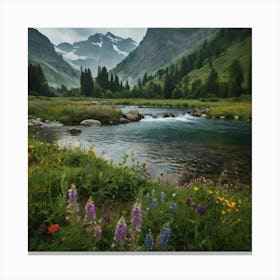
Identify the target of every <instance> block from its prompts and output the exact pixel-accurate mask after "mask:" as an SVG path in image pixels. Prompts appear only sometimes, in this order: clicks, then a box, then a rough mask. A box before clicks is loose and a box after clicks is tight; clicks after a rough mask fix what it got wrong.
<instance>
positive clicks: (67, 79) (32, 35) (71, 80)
mask: <svg viewBox="0 0 280 280" xmlns="http://www.w3.org/2000/svg"><path fill="white" fill-rule="evenodd" d="M28 63H30V64H40V65H41V67H42V69H43V72H44V74H45V77H46V79H47V81H48V83H49V85H50V86H52V87H60V86H61V85H62V84H63V85H65V86H66V87H69V88H70V87H77V86H79V83H80V72H79V71H77V70H75V69H73V68H72V67H71V66H70V65H69V64H68V63H67V62H65V61H64V60H63V58H62V56H60V55H58V54H57V53H56V51H55V49H54V46H53V44H52V43H51V42H50V40H49V39H48V38H47V37H46V36H44V35H43V34H41V33H40V32H39V31H38V30H36V29H34V28H28Z"/></svg>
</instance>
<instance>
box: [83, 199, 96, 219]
mask: <svg viewBox="0 0 280 280" xmlns="http://www.w3.org/2000/svg"><path fill="white" fill-rule="evenodd" d="M95 218H96V214H95V205H94V202H93V200H92V197H90V198H89V200H88V202H87V203H86V206H85V217H84V223H85V224H90V223H93V222H94V221H95Z"/></svg>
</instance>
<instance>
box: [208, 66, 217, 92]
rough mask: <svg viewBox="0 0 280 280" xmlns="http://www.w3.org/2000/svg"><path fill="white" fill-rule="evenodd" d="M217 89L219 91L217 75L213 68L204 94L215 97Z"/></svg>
mask: <svg viewBox="0 0 280 280" xmlns="http://www.w3.org/2000/svg"><path fill="white" fill-rule="evenodd" d="M218 89H219V82H218V73H217V71H216V70H215V69H214V68H212V70H211V72H210V74H209V76H208V79H207V82H206V92H207V93H210V94H215V95H217V93H218Z"/></svg>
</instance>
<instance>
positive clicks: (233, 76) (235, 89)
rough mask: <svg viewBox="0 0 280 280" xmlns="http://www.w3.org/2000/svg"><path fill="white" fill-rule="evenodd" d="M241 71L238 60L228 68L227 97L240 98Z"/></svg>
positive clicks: (242, 78)
mask: <svg viewBox="0 0 280 280" xmlns="http://www.w3.org/2000/svg"><path fill="white" fill-rule="evenodd" d="M243 80H244V77H243V70H242V67H241V65H240V62H239V60H234V61H233V62H232V64H231V65H230V67H229V85H228V96H229V97H232V96H240V95H241V94H242V83H243Z"/></svg>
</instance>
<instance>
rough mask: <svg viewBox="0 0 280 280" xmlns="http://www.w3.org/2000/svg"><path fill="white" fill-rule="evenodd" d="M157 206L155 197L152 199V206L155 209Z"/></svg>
mask: <svg viewBox="0 0 280 280" xmlns="http://www.w3.org/2000/svg"><path fill="white" fill-rule="evenodd" d="M156 207H157V199H156V198H154V199H153V203H152V208H153V209H155V208H156Z"/></svg>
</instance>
